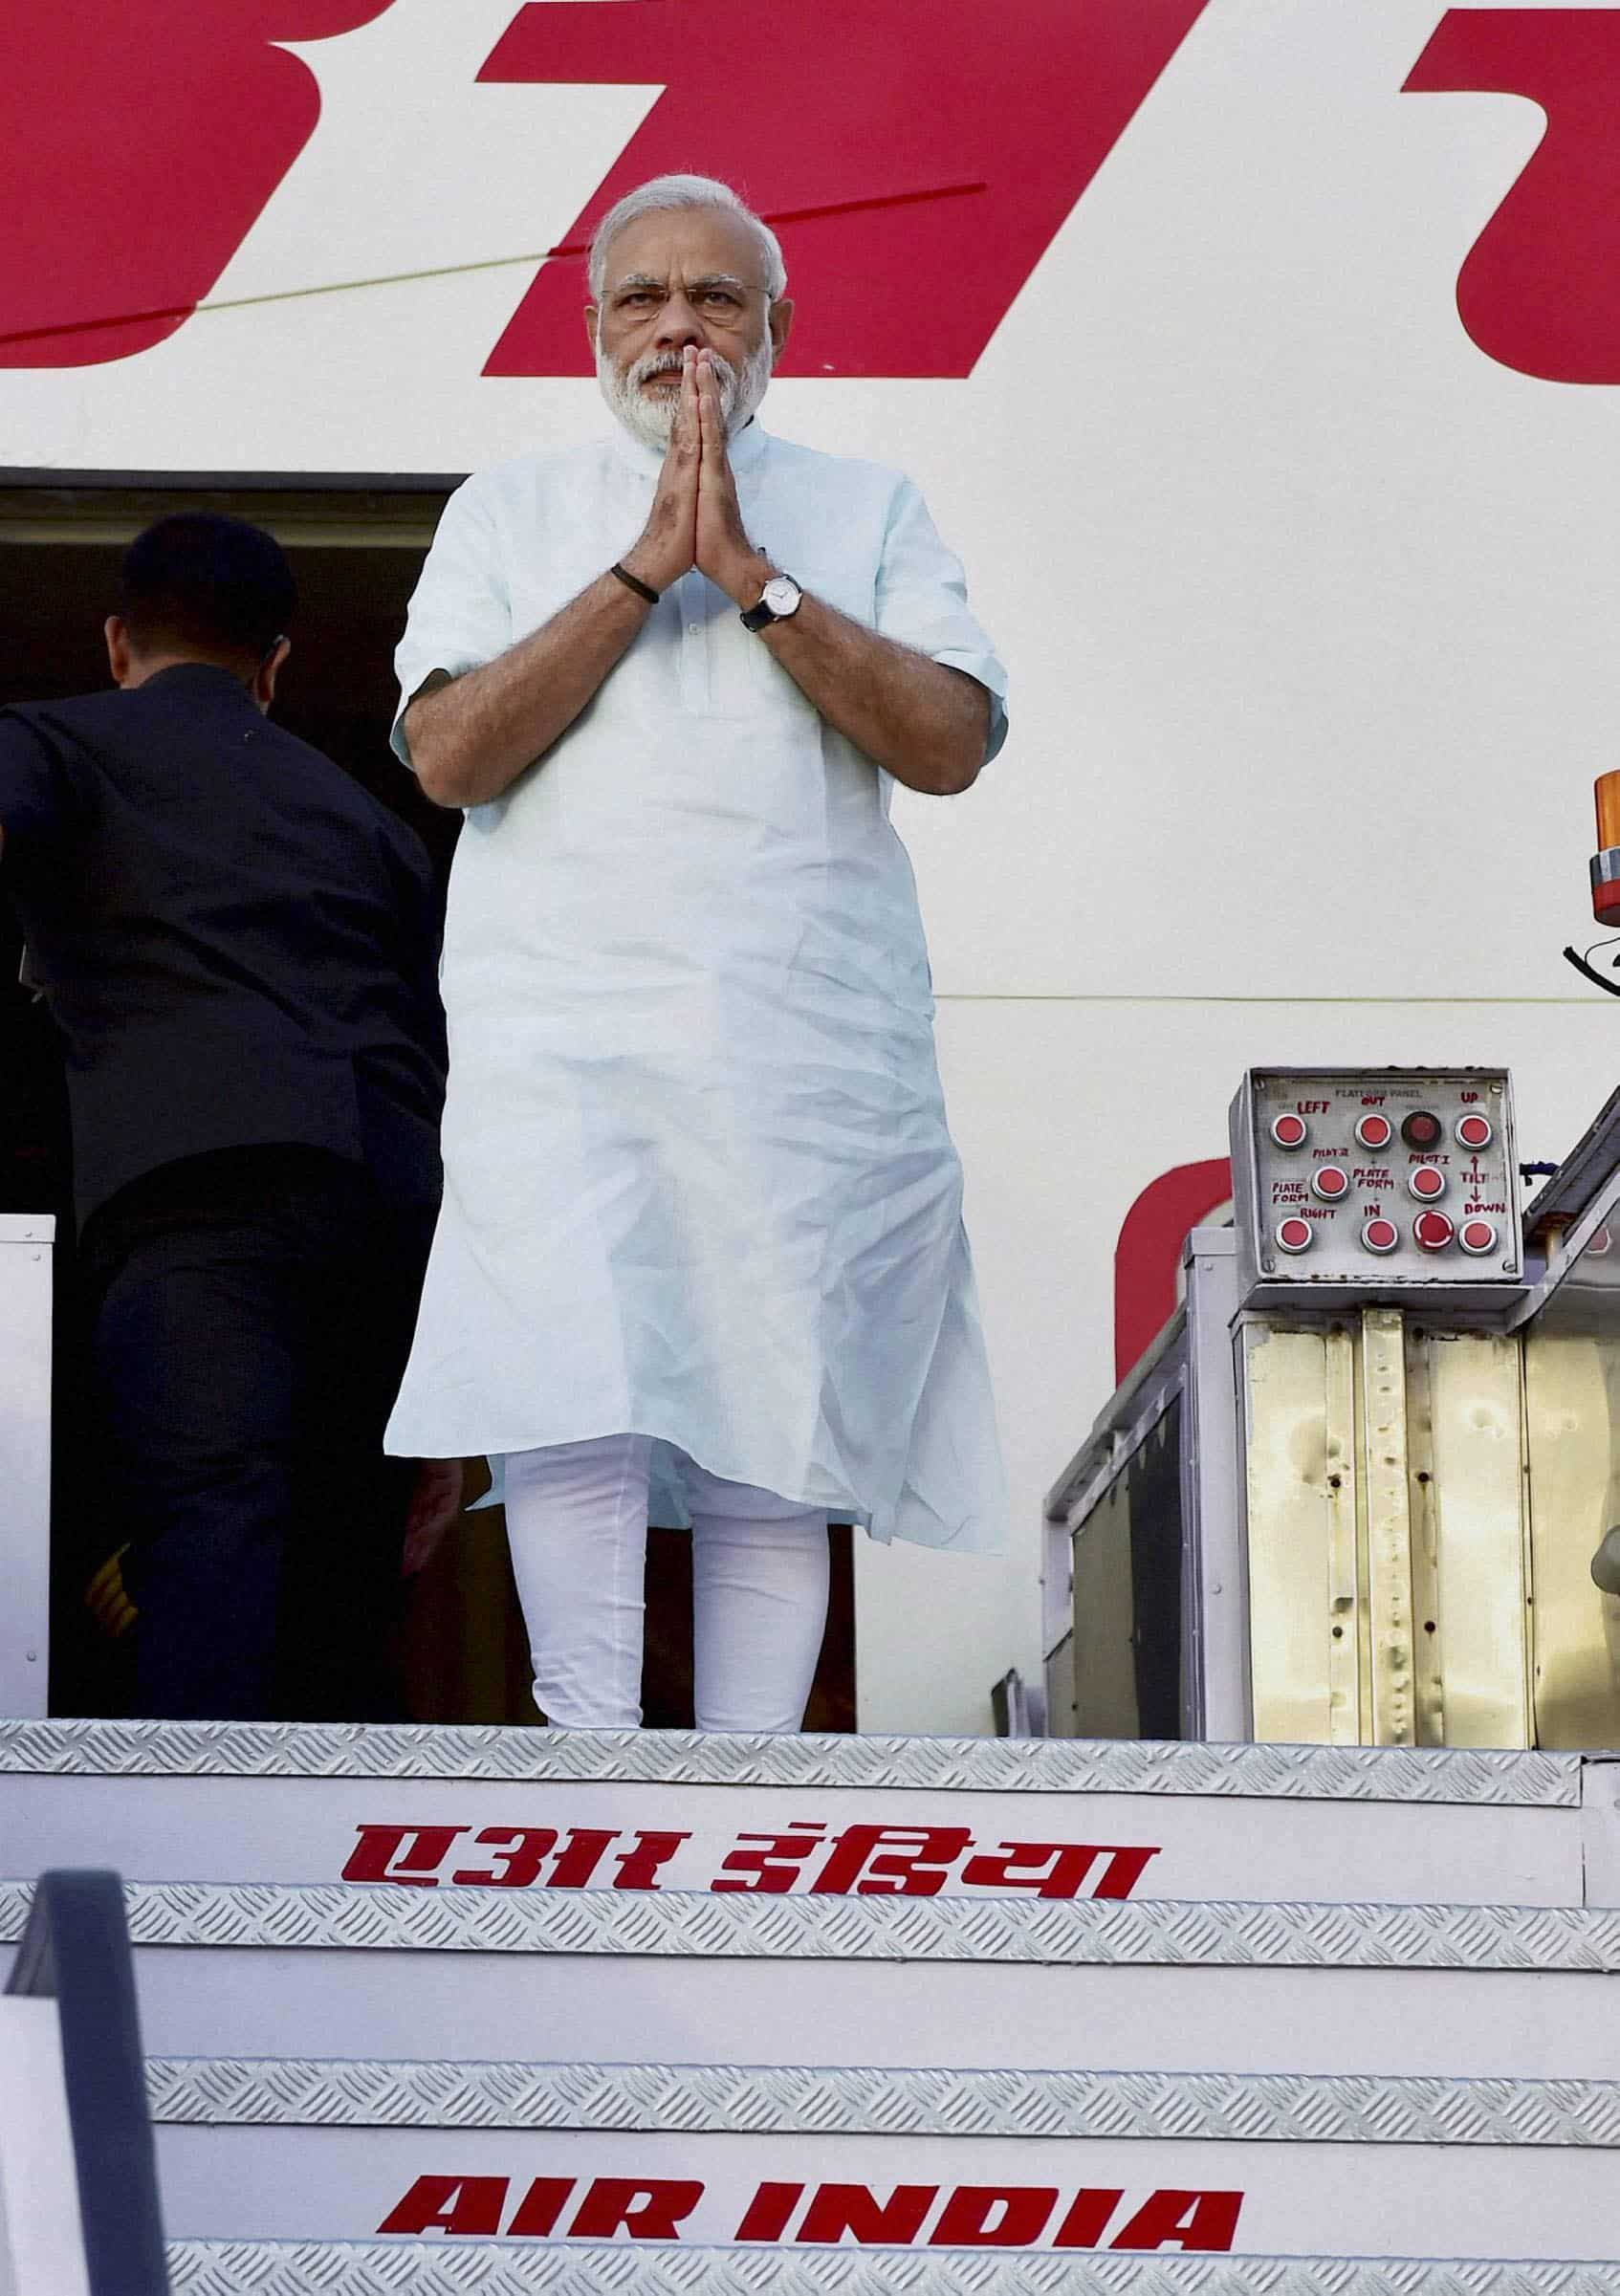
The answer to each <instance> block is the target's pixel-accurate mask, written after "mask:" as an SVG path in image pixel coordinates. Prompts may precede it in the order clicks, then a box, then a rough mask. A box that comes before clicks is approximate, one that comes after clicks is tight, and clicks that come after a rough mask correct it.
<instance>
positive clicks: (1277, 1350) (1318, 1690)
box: [1240, 1323, 1353, 1745]
mask: <svg viewBox="0 0 1620 2296" xmlns="http://www.w3.org/2000/svg"><path fill="white" fill-rule="evenodd" d="M1240 1361H1241V1372H1242V1382H1243V1425H1244V1446H1243V1459H1244V1487H1245V1498H1246V1502H1247V1505H1246V1512H1247V1522H1248V1551H1249V1639H1250V1648H1251V1652H1252V1666H1253V1687H1254V1701H1255V1737H1256V1738H1259V1739H1262V1740H1270V1741H1272V1742H1282V1743H1287V1742H1296V1743H1303V1744H1316V1745H1325V1744H1327V1743H1329V1742H1330V1740H1331V1739H1332V1738H1334V1736H1335V1735H1336V1733H1335V1716H1334V1705H1333V1699H1334V1691H1335V1687H1336V1683H1335V1679H1334V1675H1333V1670H1332V1669H1331V1667H1330V1663H1329V1659H1328V1651H1329V1650H1330V1648H1331V1647H1332V1644H1333V1636H1332V1633H1331V1629H1332V1627H1333V1626H1334V1625H1335V1624H1337V1625H1339V1626H1341V1627H1346V1634H1345V1635H1344V1636H1342V1637H1341V1638H1340V1639H1341V1640H1346V1639H1348V1640H1351V1641H1352V1644H1353V1628H1352V1627H1347V1626H1346V1621H1345V1620H1344V1619H1343V1618H1342V1617H1340V1618H1335V1617H1334V1616H1333V1615H1332V1599H1333V1597H1332V1594H1331V1593H1330V1582H1329V1576H1328V1551H1329V1545H1330V1542H1331V1537H1332V1526H1333V1525H1334V1523H1335V1522H1336V1521H1338V1520H1340V1514H1341V1511H1342V1510H1343V1507H1344V1503H1345V1492H1346V1484H1347V1483H1348V1482H1349V1480H1350V1477H1351V1476H1352V1473H1353V1460H1352V1448H1353V1446H1352V1440H1351V1438H1352V1433H1353V1429H1352V1427H1351V1426H1350V1425H1349V1424H1346V1423H1344V1422H1342V1421H1340V1420H1339V1419H1338V1418H1337V1417H1335V1418H1334V1419H1333V1420H1332V1422H1331V1423H1330V1419H1329V1382H1328V1376H1327V1344H1326V1335H1325V1333H1324V1332H1322V1331H1290V1330H1287V1329H1283V1328H1280V1327H1278V1326H1274V1325H1271V1324H1267V1323H1251V1324H1249V1325H1247V1326H1246V1327H1245V1328H1244V1331H1243V1338H1242V1351H1241V1358H1240ZM1341 1384H1342V1383H1341V1382H1340V1381H1338V1380H1337V1379H1336V1380H1335V1381H1334V1383H1333V1386H1334V1390H1335V1397H1337V1390H1338V1389H1339V1387H1340V1385H1341ZM1333 1476H1337V1477H1338V1478H1339V1480H1338V1482H1337V1484H1334V1483H1333V1482H1332V1480H1331V1478H1332V1477H1333ZM1352 1505H1353V1501H1352ZM1338 1591H1339V1592H1340V1593H1342V1592H1343V1591H1344V1589H1343V1586H1342V1585H1340V1587H1339V1589H1338ZM1338 1726H1339V1728H1341V1729H1342V1728H1343V1726H1344V1725H1343V1721H1342V1719H1341V1720H1340V1722H1339V1725H1338Z"/></svg>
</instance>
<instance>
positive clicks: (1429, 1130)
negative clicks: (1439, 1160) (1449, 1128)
mask: <svg viewBox="0 0 1620 2296" xmlns="http://www.w3.org/2000/svg"><path fill="white" fill-rule="evenodd" d="M1443 1128H1444V1127H1443V1126H1441V1123H1440V1120H1439V1118H1438V1117H1437V1116H1435V1115H1434V1114H1432V1113H1431V1111H1430V1110H1429V1109H1428V1108H1413V1110H1412V1114H1411V1115H1410V1116H1409V1117H1408V1118H1407V1119H1406V1121H1405V1123H1404V1124H1403V1125H1402V1126H1401V1138H1402V1139H1403V1140H1404V1141H1405V1142H1406V1144H1407V1146H1408V1148H1434V1147H1435V1146H1436V1145H1437V1143H1438V1141H1439V1138H1440V1134H1441V1131H1442V1130H1443Z"/></svg>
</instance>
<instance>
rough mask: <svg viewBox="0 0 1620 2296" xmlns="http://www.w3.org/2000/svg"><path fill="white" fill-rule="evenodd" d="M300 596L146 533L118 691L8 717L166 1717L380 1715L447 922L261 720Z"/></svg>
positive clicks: (253, 555)
mask: <svg viewBox="0 0 1620 2296" xmlns="http://www.w3.org/2000/svg"><path fill="white" fill-rule="evenodd" d="M293 604H294V584H293V577H292V574H291V571H290V569H289V567H288V565H287V561H286V559H285V558H284V557H283V555H282V553H281V551H280V549H279V547H278V546H277V544H276V543H275V542H274V540H273V538H272V537H271V536H269V535H267V534H263V533H261V532H260V531H259V529H258V528H256V527H252V526H248V525H245V524H243V523H242V522H241V521H240V520H237V519H232V518H219V517H212V516H208V515H200V514H199V515H183V516H180V517H176V518H169V519H165V520H164V521H162V522H161V523H160V524H158V525H157V526H154V527H150V528H148V529H147V531H146V532H145V533H144V534H143V535H142V536H139V538H138V539H137V540H136V541H135V543H134V544H133V545H132V546H131V548H130V551H129V553H128V556H127V558H125V560H124V564H123V575H122V596H121V600H120V610H119V612H118V613H117V614H115V615H114V616H113V617H112V618H111V619H110V620H109V622H108V623H107V625H106V638H107V649H108V656H109V660H110V664H111V668H112V674H113V679H114V682H115V685H116V688H117V690H116V691H109V692H105V693H95V694H85V695H81V696H79V697H77V698H76V699H73V700H68V701H59V702H42V703H37V704H30V705H27V706H22V707H17V708H12V709H8V710H5V711H0V834H3V837H4V846H3V848H0V875H3V877H4V881H5V886H6V889H7V891H8V892H9V893H10V894H11V896H12V898H13V900H14V904H15V907H16V909H17V911H18V913H19V915H20V918H21V922H22V926H23V931H24V934H25V937H26V942H27V948H28V958H29V968H30V974H31V977H32V978H33V981H34V982H35V983H36V985H37V986H38V987H39V989H40V991H41V992H42V994H43V995H44V997H45V1000H46V1003H47V1005H48V1007H49V1009H50V1012H51V1016H52V1018H53V1019H54V1021H55V1025H56V1028H57V1031H58V1033H59V1035H60V1038H61V1039H62V1046H63V1052H64V1057H65V1062H66V1068H67V1083H68V1101H69V1109H70V1114H71V1118H72V1127H73V1155H74V1185H75V1195H76V1201H77V1213H78V1220H79V1258H80V1269H81V1274H82V1276H83V1279H84V1282H85V1287H86V1293H87V1297H86V1301H85V1306H86V1310H87V1314H88V1318H89V1323H90V1343H91V1353H92V1357H93V1363H94V1368H95V1374H96V1382H97V1388H98V1390H99V1395H98V1400H99V1418H100V1430H101V1433H102V1436H103V1447H104V1449H105V1451H106V1452H107V1453H108V1454H110V1465H111V1470H112V1472H111V1474H110V1476H109V1478H108V1479H109V1483H110V1485H111V1493H110V1495H111V1497H112V1498H113V1499H114V1501H115V1518H116V1520H117V1522H118V1524H119V1527H120V1532H121V1534H122V1535H123V1536H124V1537H126V1538H127V1539H128V1541H129V1542H130V1550H131V1551H130V1555H129V1559H128V1563H127V1564H126V1567H125V1572H124V1576H125V1581H126V1584H127V1585H128V1588H129V1592H130V1594H131V1596H132V1597H133V1600H134V1603H135V1607H136V1610H137V1614H138V1615H137V1622H136V1629H135V1635H136V1676H137V1698H138V1708H139V1711H140V1712H141V1713H142V1714H143V1715H149V1716H157V1717H171V1718H181V1719H194V1718H204V1717H208V1718H226V1719H237V1720H250V1721H256V1720H263V1719H268V1718H276V1717H286V1718H290V1719H309V1720H326V1719H337V1720H347V1719H354V1720H367V1719H374V1718H376V1719H387V1718H390V1717H392V1716H394V1715H397V1713H398V1712H399V1701H398V1698H397V1695H396V1694H395V1691H394V1688H393V1683H392V1678H391V1673H390V1668H389V1655H388V1638H387V1632H386V1628H387V1623H388V1617H389V1612H390V1608H391V1607H392V1606H393V1604H394V1602H395V1599H396V1591H397V1588H398V1585H399V1579H400V1571H401V1564H402V1549H403V1542H404V1538H405V1524H406V1519H407V1501H408V1498H409V1488H408V1486H409V1477H408V1476H406V1477H405V1488H404V1489H402V1487H401V1478H402V1470H401V1467H400V1465H399V1463H398V1462H397V1461H395V1460H391V1459H389V1458H388V1457H387V1456H386V1455H385V1454H384V1453H383V1423H384V1421H385V1420H386V1417H387V1413H388V1408H389V1405H390V1404H391V1402H392V1400H393V1396H394V1392H395V1389H396V1388H397V1385H398V1381H399V1375H400V1371H401V1368H402V1367H403V1365H404V1363H405V1352H406V1349H407V1347H408V1345H409V1343H410V1332H411V1326H412V1323H413V1320H414V1316H415V1310H416V1301H417V1297H418V1294H419V1291H420V1288H421V1278H422V1267H423V1264H424V1261H425V1259H426V1257H427V1241H428V1237H429V1235H430V1233H431V1227H432V1218H433V1212H434V1209H435V1206H436V1204H437V1200H438V1192H439V1159H438V1140H437V1131H438V1117H439V1111H440V1106H441V1104H442V1099H443V1089H444V1022H443V1016H442V1014H441V1013H440V1010H439V1006H438V998H437V991H436V985H435V980H434V969H435V964H436V959H437V951H438V929H437V921H436V916H435V904H434V896H433V886H432V880H431V877H430V873H429V870H428V864H427V855H426V853H425V852H424V850H423V848H422V845H421V843H420V842H419V840H418V839H417V838H416V837H415V836H414V835H413V834H412V832H411V831H410V830H409V829H407V828H406V827H405V823H404V822H403V821H400V820H396V819H395V817H394V816H393V815H392V814H391V813H389V812H388V811H387V810H386V809H385V808H384V807H383V806H382V805H381V804H379V803H378V802H377V801H376V800H375V799H374V798H370V797H368V796H367V795H366V793H365V792H364V791H363V790H362V789H361V788H360V787H359V785H358V784H357V783H356V782H354V781H353V780H351V778H350V777H349V776H348V775H347V774H345V773H344V772H343V771H342V770H341V769H340V768H339V766H337V765H335V764H334V763H333V762H332V761H331V759H330V758H327V757H324V756H322V755H321V754H320V753H319V752H318V751H317V750H314V749H311V748H310V747H309V746H308V744H307V743H305V742H302V741H299V740H298V739H297V738H296V736H295V735H294V734H292V733H287V732H286V731H284V730H283V729H282V728H280V727H278V726H276V725H274V724H273V723H271V722H270V720H269V719H268V717H267V715H266V712H267V711H268V710H269V708H270V704H271V700H272V697H273V695H274V689H275V681H276V675H277V673H278V671H279V670H280V668H281V665H282V663H283V661H284V660H285V658H286V655H287V652H288V640H287V637H286V634H285V633H286V629H287V624H288V622H289V621H290V619H291V616H292V611H293ZM451 1479H454V1480H455V1481H456V1484H457V1490H458V1488H459V1481H458V1478H450V1477H447V1476H446V1474H445V1471H443V1470H440V1469H437V1468H436V1469H434V1471H433V1473H432V1475H431V1476H427V1477H425V1478H424V1479H423V1484H422V1489H421V1494H420V1496H421V1497H422V1499H423V1502H424V1509H425V1511H424V1513H423V1514H422V1516H421V1518H420V1520H419V1524H418V1533H417V1536H418V1543H419V1545H422V1544H426V1543H428V1542H430V1540H431V1537H432V1534H433V1530H434V1528H435V1527H436V1523H437V1522H442V1520H444V1517H445V1514H446V1512H447V1510H449V1509H453V1506H454V1504H455V1498H456V1492H453V1491H451V1490H449V1488H448V1487H446V1486H447V1483H448V1482H449V1480H451Z"/></svg>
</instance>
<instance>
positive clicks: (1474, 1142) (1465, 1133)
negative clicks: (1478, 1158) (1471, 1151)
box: [1456, 1116, 1496, 1148]
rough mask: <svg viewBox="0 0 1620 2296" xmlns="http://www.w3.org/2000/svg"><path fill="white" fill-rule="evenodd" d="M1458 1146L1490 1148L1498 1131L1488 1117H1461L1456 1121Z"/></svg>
mask: <svg viewBox="0 0 1620 2296" xmlns="http://www.w3.org/2000/svg"><path fill="white" fill-rule="evenodd" d="M1456 1137H1457V1145H1458V1146H1459V1147H1461V1148H1489V1147H1490V1145H1491V1143H1492V1141H1493V1140H1494V1139H1495V1138H1496V1130H1495V1127H1494V1126H1493V1125H1492V1123H1491V1120H1490V1118H1489V1117H1488V1116H1459V1117H1458V1118H1457V1120H1456Z"/></svg>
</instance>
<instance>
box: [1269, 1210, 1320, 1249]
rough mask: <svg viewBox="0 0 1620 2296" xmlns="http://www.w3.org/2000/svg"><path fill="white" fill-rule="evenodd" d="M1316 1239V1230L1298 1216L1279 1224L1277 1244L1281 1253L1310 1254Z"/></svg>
mask: <svg viewBox="0 0 1620 2296" xmlns="http://www.w3.org/2000/svg"><path fill="white" fill-rule="evenodd" d="M1315 1239H1316V1230H1315V1229H1314V1228H1313V1227H1312V1226H1311V1224H1310V1222H1309V1220H1303V1219H1301V1218H1300V1217H1299V1216H1298V1214H1296V1215H1295V1216H1294V1217H1293V1218H1292V1219H1285V1220H1279V1222H1278V1224H1277V1242H1278V1248H1279V1249H1280V1250H1281V1251H1283V1252H1308V1251H1309V1250H1310V1248H1311V1245H1312V1243H1313V1242H1314V1241H1315Z"/></svg>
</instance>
